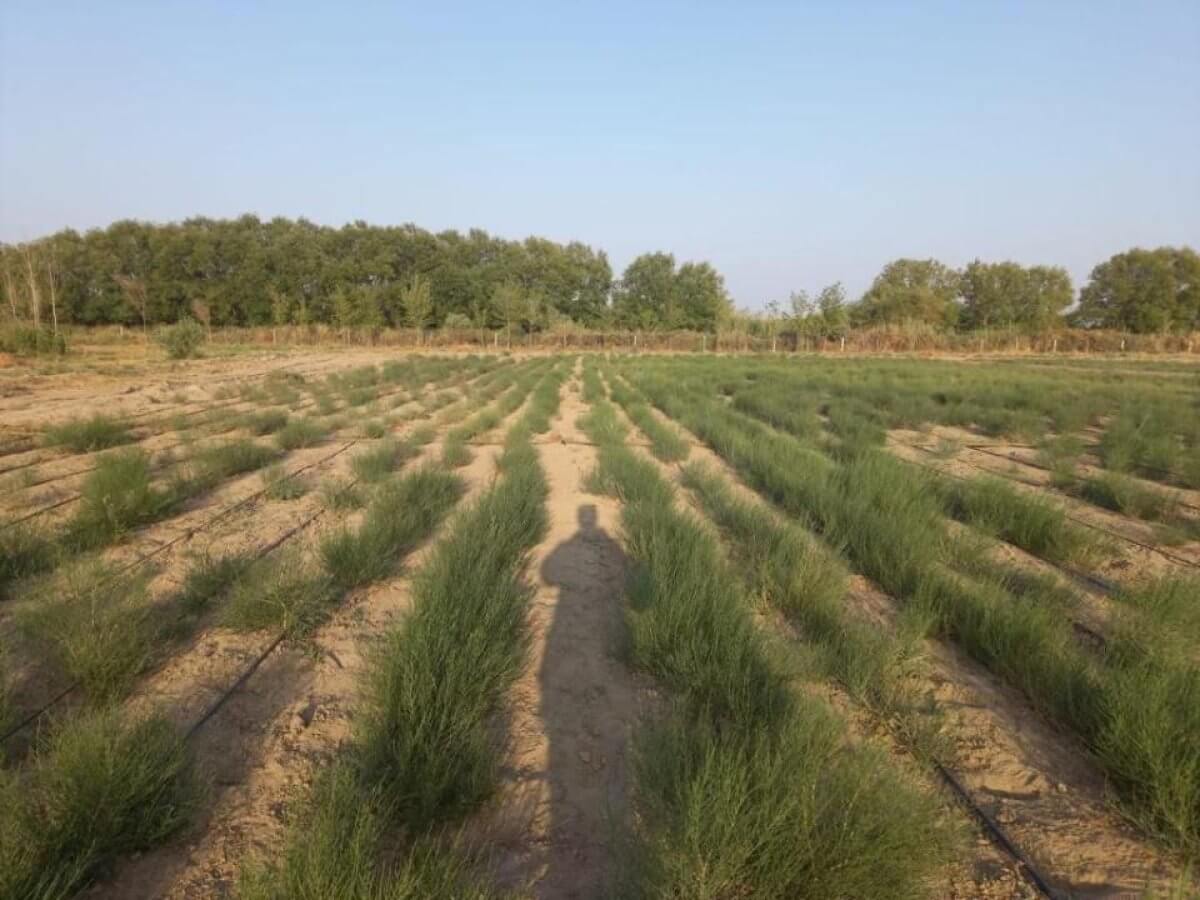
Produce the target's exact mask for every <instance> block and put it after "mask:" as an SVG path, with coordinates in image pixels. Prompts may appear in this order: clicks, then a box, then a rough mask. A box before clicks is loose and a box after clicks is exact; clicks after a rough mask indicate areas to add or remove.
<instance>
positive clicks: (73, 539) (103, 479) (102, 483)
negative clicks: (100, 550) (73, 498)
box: [66, 449, 179, 550]
mask: <svg viewBox="0 0 1200 900" xmlns="http://www.w3.org/2000/svg"><path fill="white" fill-rule="evenodd" d="M178 499H179V493H178V492H177V491H174V490H166V491H164V490H160V489H158V488H155V487H154V486H153V485H152V484H151V472H150V458H149V457H148V456H147V455H146V453H145V452H144V451H143V450H140V449H131V450H122V451H114V452H113V453H112V454H110V455H108V456H105V457H104V458H102V459H101V460H100V462H99V463H98V464H97V466H96V469H95V471H93V472H92V473H91V474H89V475H88V477H87V479H86V480H85V481H84V483H83V487H82V488H81V489H80V502H79V509H78V511H77V512H76V513H75V517H74V518H73V519H72V520H71V522H70V523H69V524H68V526H67V534H66V541H67V543H68V544H69V545H71V546H74V547H76V548H78V549H84V550H86V549H91V548H94V547H100V546H103V545H104V544H107V543H111V542H112V541H115V540H117V539H118V538H119V537H121V536H122V535H123V534H124V533H125V532H127V531H129V530H130V529H131V528H136V527H137V526H139V525H143V524H145V523H146V522H151V521H154V520H155V519H156V518H158V517H159V516H161V515H162V514H163V513H164V512H166V511H167V510H168V509H169V508H170V507H171V506H172V505H173V504H174V503H175V502H176V501H177V500H178Z"/></svg>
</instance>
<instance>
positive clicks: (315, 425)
mask: <svg viewBox="0 0 1200 900" xmlns="http://www.w3.org/2000/svg"><path fill="white" fill-rule="evenodd" d="M328 433H329V432H328V430H327V429H326V428H325V427H324V426H322V425H321V424H320V423H319V422H317V421H315V420H314V419H311V418H306V419H293V420H292V421H290V422H288V423H287V424H286V425H285V426H283V427H282V428H281V429H279V430H278V431H277V432H275V443H276V444H278V445H279V447H280V449H282V450H298V449H300V448H301V447H311V446H312V445H313V444H315V443H317V442H318V441H319V440H321V439H322V438H323V437H325V435H326V434H328Z"/></svg>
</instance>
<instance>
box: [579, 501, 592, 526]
mask: <svg viewBox="0 0 1200 900" xmlns="http://www.w3.org/2000/svg"><path fill="white" fill-rule="evenodd" d="M579 528H580V530H582V531H595V530H596V507H595V506H594V505H592V504H591V503H585V504H584V505H583V506H581V507H579Z"/></svg>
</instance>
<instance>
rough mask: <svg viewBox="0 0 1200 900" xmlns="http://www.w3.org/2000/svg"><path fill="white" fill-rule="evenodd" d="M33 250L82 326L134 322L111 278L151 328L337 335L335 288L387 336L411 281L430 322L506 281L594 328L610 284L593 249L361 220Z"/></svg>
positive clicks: (147, 231) (222, 226)
mask: <svg viewBox="0 0 1200 900" xmlns="http://www.w3.org/2000/svg"><path fill="white" fill-rule="evenodd" d="M36 246H37V248H38V249H39V250H41V249H44V250H45V251H46V252H48V253H51V254H53V257H54V259H55V266H56V272H57V274H58V275H59V291H58V315H59V318H60V320H61V321H64V322H66V321H69V322H75V323H80V324H87V325H92V324H102V323H119V322H123V323H126V324H132V323H138V324H140V322H141V310H140V308H139V307H137V306H136V305H131V304H130V303H129V302H128V300H127V298H126V296H125V295H124V293H123V292H122V290H121V288H120V286H119V284H118V282H117V280H116V278H115V277H114V276H118V275H124V276H132V277H133V278H134V279H135V280H136V282H137V283H138V284H139V285H141V286H142V287H144V296H145V306H146V310H145V311H146V316H147V319H148V321H149V322H150V323H151V324H153V323H164V322H172V321H175V320H177V319H179V318H180V317H183V316H186V315H189V314H190V313H191V311H192V310H193V308H194V305H195V304H196V302H197V301H199V302H201V303H204V304H205V305H206V306H207V308H208V312H209V315H210V318H211V322H212V324H213V325H214V326H222V325H260V326H261V325H272V324H274V325H281V324H286V322H287V321H289V320H290V321H291V323H292V324H295V325H298V326H307V325H310V324H315V323H319V322H326V323H328V322H336V323H339V324H340V323H341V322H342V318H341V317H340V316H335V309H334V306H335V301H334V298H335V296H337V295H338V292H339V291H342V292H344V294H345V297H346V300H345V303H346V305H347V311H348V317H347V318H348V321H353V322H355V323H361V324H362V325H363V326H373V325H375V324H378V323H381V322H383V321H386V322H387V323H388V324H391V325H401V324H404V323H405V322H410V321H411V320H410V319H408V318H407V316H406V311H405V308H404V304H403V303H402V301H401V299H400V294H401V291H402V289H403V286H404V285H405V284H406V283H408V282H409V280H410V279H411V278H412V276H413V275H414V274H416V273H427V274H428V275H429V276H430V293H431V300H432V303H433V310H434V311H435V314H434V315H433V316H431V321H429V322H428V324H430V325H432V324H434V321H432V320H433V319H436V318H438V317H440V316H443V315H446V314H448V313H454V312H457V313H460V314H464V315H470V316H472V317H473V318H474V316H475V311H476V310H477V309H481V308H482V307H485V306H486V304H487V301H488V299H489V298H490V297H491V295H492V292H493V291H494V290H495V288H496V287H497V286H498V285H500V284H502V283H504V282H505V281H517V282H520V283H521V284H524V285H525V286H526V287H527V288H528V289H529V291H530V292H531V293H537V294H539V295H541V296H544V297H547V298H552V303H553V305H554V307H555V309H556V310H557V311H558V312H559V313H561V314H564V315H568V316H570V317H571V318H572V319H574V320H575V321H578V322H581V323H586V324H594V323H595V322H597V321H598V320H599V319H600V318H602V316H603V314H604V310H605V306H606V301H607V298H608V292H609V288H610V286H611V283H612V271H611V269H610V267H609V264H608V259H607V257H606V256H605V254H604V253H603V251H601V250H598V249H593V248H592V247H588V246H586V245H584V244H580V243H570V244H565V245H564V244H557V243H554V242H552V241H548V240H544V239H541V238H529V239H527V240H524V241H508V240H504V239H501V238H499V237H494V236H492V235H489V234H487V233H486V232H484V231H482V230H479V229H472V230H471V231H470V232H468V233H465V234H463V233H458V232H455V231H440V232H438V233H436V234H434V233H432V232H429V231H425V230H423V229H421V228H417V227H415V226H412V225H405V226H402V227H380V226H370V225H366V224H365V223H362V222H355V223H351V224H348V225H346V226H344V227H341V228H330V227H324V226H318V225H314V224H313V223H311V222H308V221H304V220H288V219H283V218H274V219H271V220H270V221H262V220H260V219H258V218H257V217H255V216H253V215H244V216H240V217H238V218H236V219H208V218H202V217H194V218H191V219H188V220H187V221H185V222H179V223H171V224H167V225H153V224H150V223H145V222H134V221H128V220H126V221H121V222H115V223H113V224H112V225H110V226H108V227H107V228H103V229H95V230H92V231H88V232H87V233H85V234H79V233H77V232H74V231H63V232H59V233H57V234H54V235H50V236H49V237H47V238H44V239H42V240H41V241H38V242H37V244H36ZM18 253H19V251H18V250H17V248H13V247H5V248H3V249H2V250H0V255H2V256H4V257H5V258H4V259H3V260H0V262H8V263H10V264H15V263H16V262H17V260H15V259H13V258H12V257H10V256H9V254H12V255H13V256H15V255H17V254H18ZM198 267H199V268H198Z"/></svg>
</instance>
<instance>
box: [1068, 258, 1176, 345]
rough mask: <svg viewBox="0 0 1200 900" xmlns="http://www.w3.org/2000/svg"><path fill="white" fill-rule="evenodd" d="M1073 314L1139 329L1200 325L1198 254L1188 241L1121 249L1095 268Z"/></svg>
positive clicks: (1088, 321)
mask: <svg viewBox="0 0 1200 900" xmlns="http://www.w3.org/2000/svg"><path fill="white" fill-rule="evenodd" d="M1072 319H1073V321H1074V322H1076V323H1077V324H1079V325H1083V326H1084V327H1099V328H1117V329H1121V330H1124V331H1133V332H1139V333H1144V332H1158V331H1170V330H1177V331H1191V330H1195V329H1197V328H1200V255H1198V254H1197V253H1196V251H1194V250H1192V249H1191V248H1188V247H1180V248H1178V249H1175V248H1172V247H1159V248H1158V249H1156V250H1142V249H1140V248H1136V249H1133V250H1128V251H1126V252H1125V253H1118V254H1116V255H1115V256H1113V257H1111V258H1110V259H1108V260H1107V261H1105V262H1102V263H1100V265H1098V266H1096V267H1095V268H1094V269H1092V274H1091V276H1090V278H1089V280H1088V283H1087V285H1085V286H1084V288H1083V290H1082V291H1081V292H1080V294H1079V308H1078V309H1077V310H1076V311H1075V312H1074V313H1073V314H1072Z"/></svg>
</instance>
